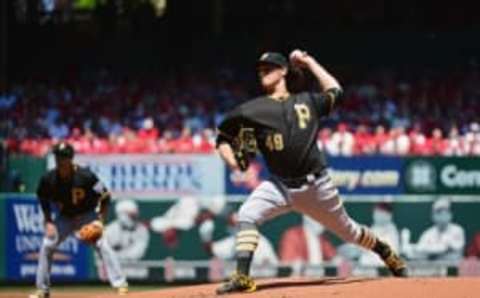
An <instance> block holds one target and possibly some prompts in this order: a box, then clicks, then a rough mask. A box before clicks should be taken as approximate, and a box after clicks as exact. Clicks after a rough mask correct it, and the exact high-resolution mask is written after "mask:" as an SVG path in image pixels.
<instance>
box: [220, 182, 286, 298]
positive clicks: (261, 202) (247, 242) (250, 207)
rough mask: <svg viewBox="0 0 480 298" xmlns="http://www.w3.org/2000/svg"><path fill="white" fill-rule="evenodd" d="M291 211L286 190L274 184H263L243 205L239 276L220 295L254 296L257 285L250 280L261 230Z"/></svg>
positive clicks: (237, 252)
mask: <svg viewBox="0 0 480 298" xmlns="http://www.w3.org/2000/svg"><path fill="white" fill-rule="evenodd" d="M288 211H290V205H289V203H288V199H287V195H286V189H281V188H280V187H279V186H277V184H275V183H273V182H272V181H264V182H262V183H261V184H260V185H259V186H258V187H257V188H256V189H255V190H254V191H253V192H252V193H251V194H250V196H249V197H248V199H247V200H246V201H245V202H244V203H243V205H242V206H241V207H240V210H239V212H238V232H237V234H236V246H235V257H236V261H237V269H236V273H235V274H234V276H232V278H231V279H230V280H229V281H228V282H227V283H225V284H223V285H222V286H221V287H220V288H218V289H217V293H218V294H224V293H229V292H253V291H255V289H256V285H255V282H254V281H253V279H252V278H251V277H250V276H249V275H250V265H251V262H252V259H253V254H254V252H255V249H256V248H257V245H258V241H259V232H258V229H257V227H258V226H259V225H260V224H261V223H263V222H264V221H266V220H268V219H271V218H273V217H276V216H278V215H280V214H283V213H285V212H288Z"/></svg>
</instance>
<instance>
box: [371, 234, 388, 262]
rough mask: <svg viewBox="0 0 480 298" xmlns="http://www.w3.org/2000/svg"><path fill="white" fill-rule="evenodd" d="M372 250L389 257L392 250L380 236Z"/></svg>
mask: <svg viewBox="0 0 480 298" xmlns="http://www.w3.org/2000/svg"><path fill="white" fill-rule="evenodd" d="M372 250H373V251H374V252H376V253H377V254H378V255H380V256H381V257H383V258H385V257H388V255H389V254H390V252H391V249H390V246H389V245H388V244H386V243H385V242H383V241H381V240H380V239H378V238H377V239H376V240H375V245H374V246H373V248H372Z"/></svg>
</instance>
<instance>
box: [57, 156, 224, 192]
mask: <svg viewBox="0 0 480 298" xmlns="http://www.w3.org/2000/svg"><path fill="white" fill-rule="evenodd" d="M75 162H76V163H78V164H80V165H83V166H86V167H88V168H90V169H91V170H92V171H93V172H94V173H96V174H97V175H98V176H99V178H100V179H101V180H102V181H103V182H104V183H105V185H106V186H107V188H108V189H109V190H110V191H111V192H112V193H113V194H114V196H115V197H119V196H124V197H136V198H154V197H155V198H159V197H163V198H165V197H166V198H171V197H176V196H183V195H215V194H221V193H224V192H225V186H224V178H223V177H224V169H225V167H224V165H223V163H222V161H221V160H220V158H219V157H218V156H217V155H215V154H211V155H207V154H108V155H95V154H79V155H77V156H75ZM53 166H54V160H53V158H52V157H49V159H48V168H52V167H53Z"/></svg>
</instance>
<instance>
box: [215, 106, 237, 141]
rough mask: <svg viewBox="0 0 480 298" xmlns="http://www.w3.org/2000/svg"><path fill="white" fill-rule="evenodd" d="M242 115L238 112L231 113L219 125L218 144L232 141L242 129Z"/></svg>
mask: <svg viewBox="0 0 480 298" xmlns="http://www.w3.org/2000/svg"><path fill="white" fill-rule="evenodd" d="M239 118H240V117H239V116H238V112H237V111H234V112H232V113H229V114H228V115H227V116H226V117H225V119H224V120H223V121H222V123H220V125H219V126H218V127H217V139H216V146H217V147H218V146H219V145H220V144H222V143H231V142H232V141H233V139H234V138H235V136H236V135H237V134H238V131H239V130H240V119H239Z"/></svg>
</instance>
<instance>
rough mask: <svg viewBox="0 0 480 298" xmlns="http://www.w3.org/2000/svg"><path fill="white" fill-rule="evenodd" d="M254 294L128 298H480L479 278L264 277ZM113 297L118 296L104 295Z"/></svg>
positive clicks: (207, 288)
mask: <svg viewBox="0 0 480 298" xmlns="http://www.w3.org/2000/svg"><path fill="white" fill-rule="evenodd" d="M257 284H258V290H257V291H256V292H254V293H251V294H235V295H225V296H216V295H215V289H216V288H217V286H218V284H208V285H199V286H188V287H179V288H175V289H167V290H158V291H148V292H142V293H131V294H129V295H128V296H126V297H128V298H160V297H163V298H167V297H168V298H207V297H228V298H234V297H265V298H266V297H268V298H274V297H275V298H276V297H278V298H294V297H301V298H308V297H320V298H327V297H332V298H478V297H480V278H460V277H452V278H406V279H398V278H379V279H378V278H377V279H370V278H348V279H341V278H321V279H291V278H290V279H268V280H267V279H265V280H259V281H258V282H257ZM101 297H102V298H114V297H117V298H118V296H116V295H105V296H104V295H102V296H101Z"/></svg>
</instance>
